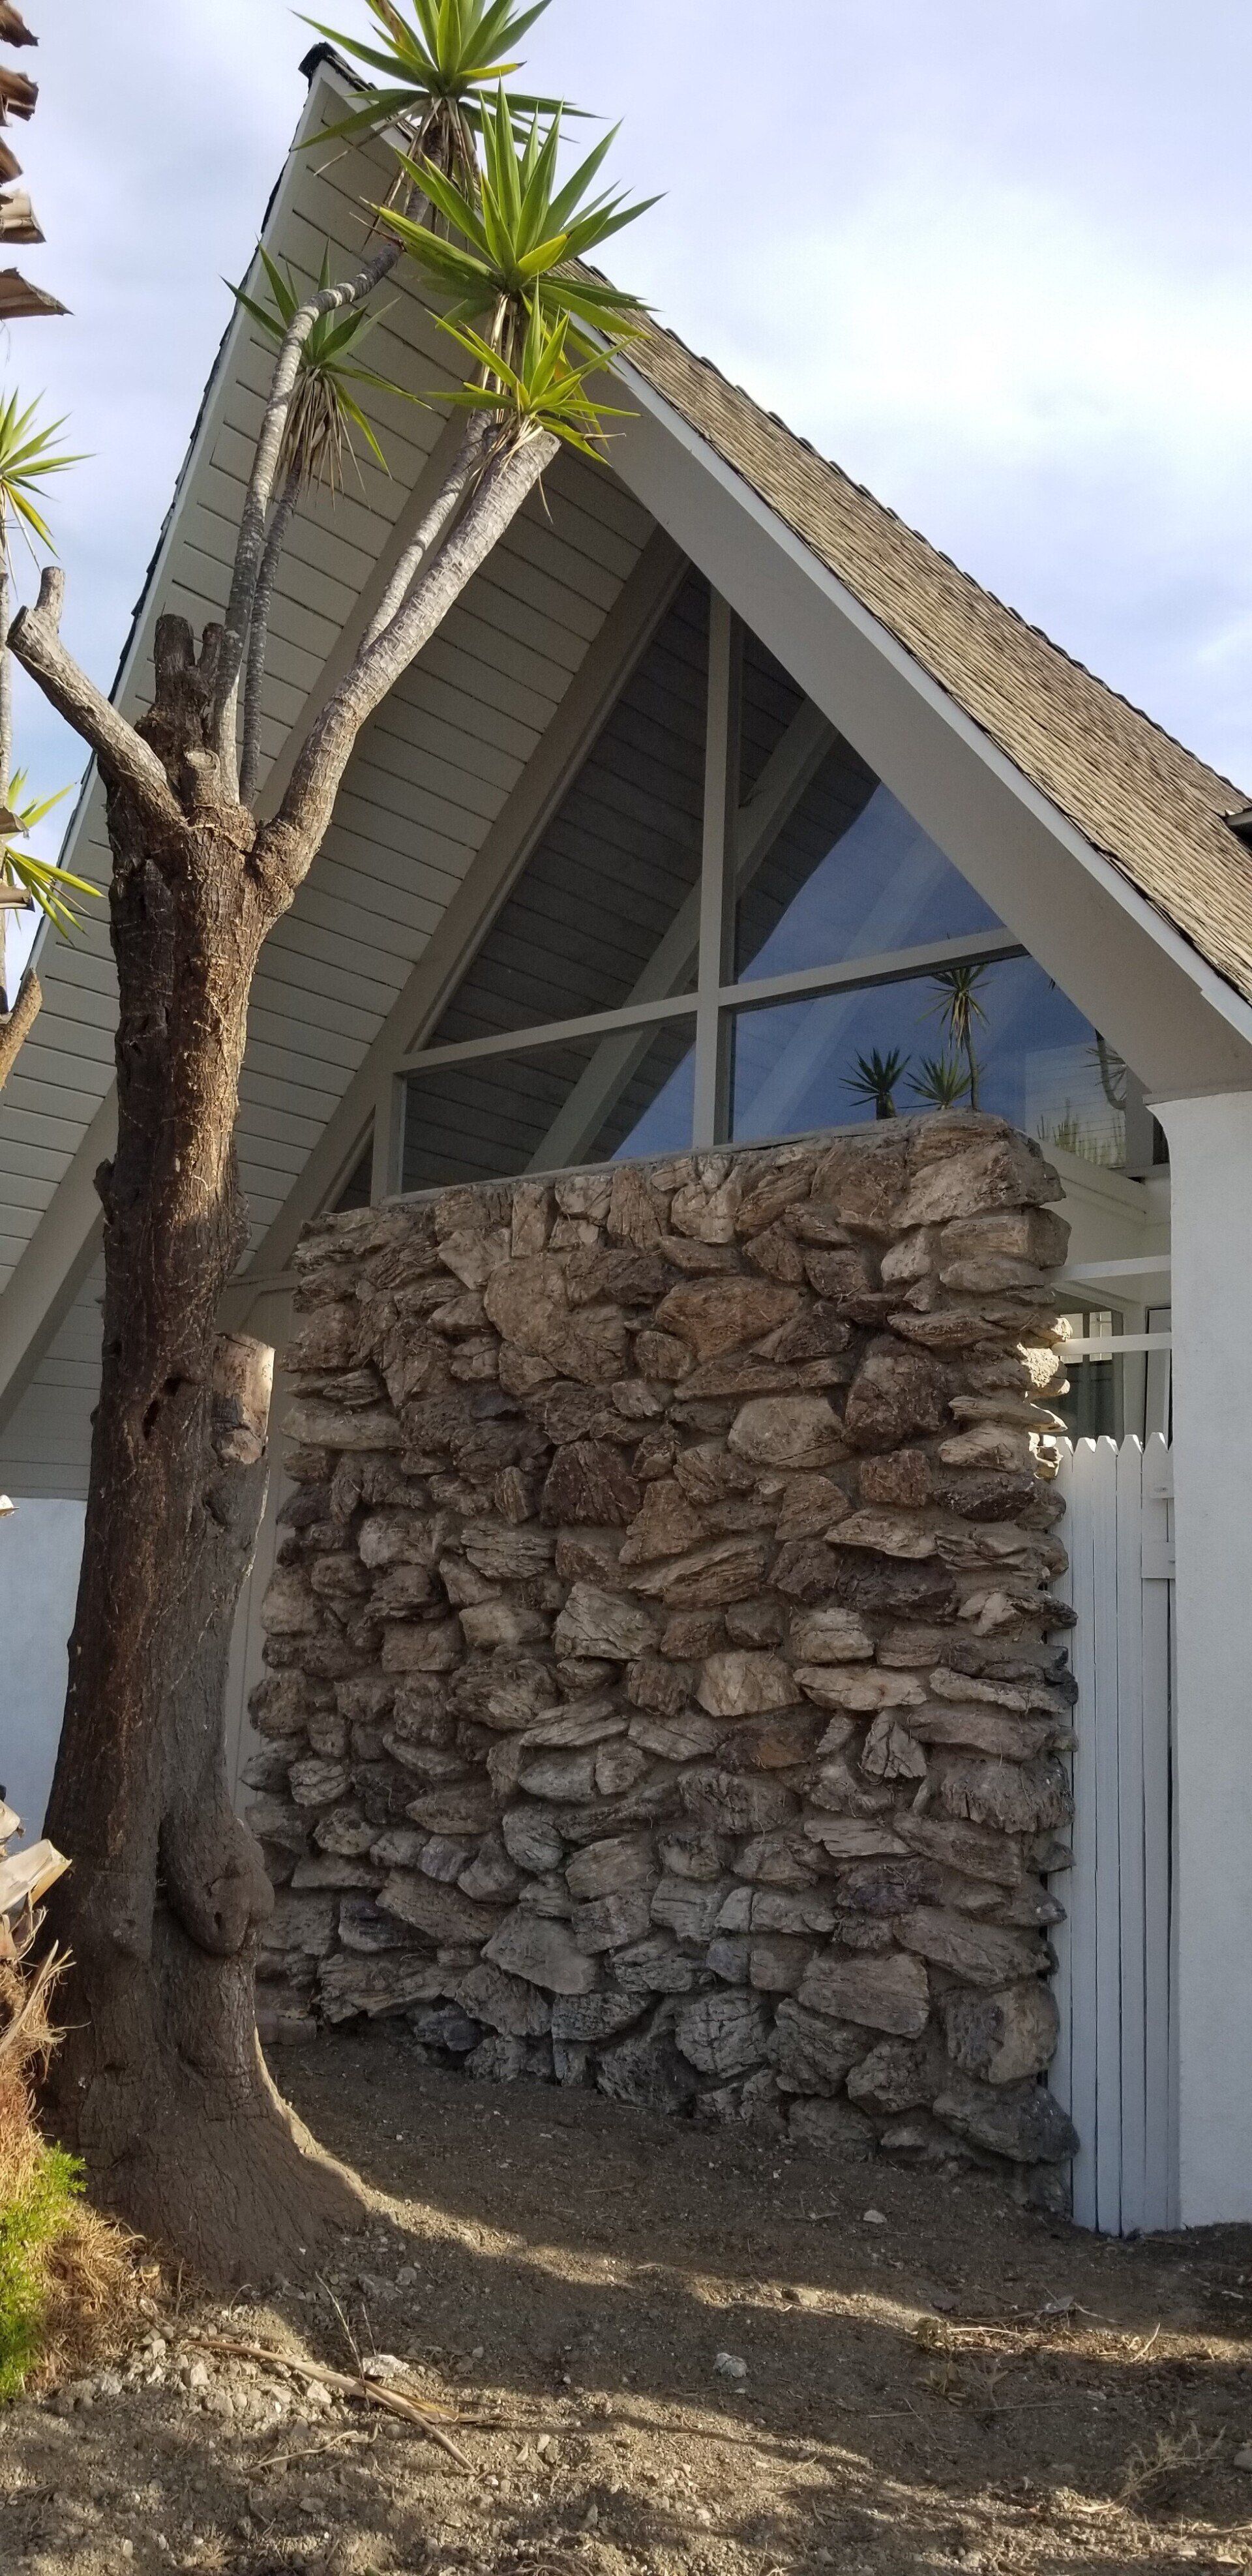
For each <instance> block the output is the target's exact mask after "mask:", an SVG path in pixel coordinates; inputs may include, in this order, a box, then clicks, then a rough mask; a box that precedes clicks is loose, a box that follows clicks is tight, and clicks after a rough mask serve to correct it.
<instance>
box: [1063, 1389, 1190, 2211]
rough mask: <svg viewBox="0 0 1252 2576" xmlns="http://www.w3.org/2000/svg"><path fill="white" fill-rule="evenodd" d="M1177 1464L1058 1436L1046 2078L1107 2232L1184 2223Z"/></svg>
mask: <svg viewBox="0 0 1252 2576" xmlns="http://www.w3.org/2000/svg"><path fill="white" fill-rule="evenodd" d="M1169 1468H1170V1460H1169V1450H1168V1447H1167V1444H1166V1443H1165V1441H1164V1440H1163V1439H1161V1438H1160V1437H1159V1436H1157V1437H1154V1438H1153V1439H1151V1440H1150V1441H1149V1442H1148V1444H1147V1449H1146V1452H1145V1450H1144V1447H1143V1444H1142V1443H1141V1442H1140V1441H1138V1440H1127V1441H1125V1442H1123V1444H1122V1446H1121V1448H1120V1450H1119V1449H1118V1447H1117V1445H1116V1443H1115V1442H1113V1441H1111V1440H1080V1441H1078V1442H1076V1443H1075V1444H1074V1445H1073V1446H1072V1447H1070V1445H1069V1444H1068V1443H1066V1444H1062V1451H1061V1465H1060V1475H1059V1491H1060V1493H1061V1495H1062V1497H1063V1499H1064V1502H1065V1505H1066V1514H1065V1520H1064V1522H1063V1524H1062V1535H1063V1538H1064V1542H1065V1545H1066V1548H1067V1550H1068V1552H1069V1559H1070V1564H1069V1572H1068V1574H1067V1575H1066V1576H1065V1578H1064V1579H1063V1580H1062V1582H1061V1583H1060V1584H1058V1586H1057V1589H1058V1592H1059V1593H1060V1595H1061V1597H1062V1598H1063V1599H1065V1600H1067V1601H1069V1602H1070V1603H1071V1604H1072V1607H1073V1609H1074V1612H1075V1615H1076V1620H1077V1625H1076V1627H1075V1628H1074V1630H1073V1632H1072V1661H1073V1671H1074V1677H1075V1680H1076V1683H1077V1686H1078V1698H1077V1703H1076V1706H1075V1711H1074V1730H1075V1735H1076V1739H1077V1741H1076V1748H1075V1752H1074V1759H1073V1779H1074V1804H1075V1818H1074V1837H1073V1850H1074V1861H1073V1870H1072V1875H1071V1874H1067V1877H1066V1879H1065V1880H1064V1881H1062V1882H1061V1883H1060V1885H1059V1887H1058V1891H1057V1892H1058V1894H1059V1895H1060V1897H1061V1900H1062V1902H1063V1903H1064V1904H1065V1905H1066V1907H1067V1920H1066V1922H1065V1923H1064V1924H1063V1925H1061V1926H1059V1927H1058V1929H1057V1934H1056V1950H1057V1958H1058V1974H1057V1989H1056V1991H1057V2002H1058V2007H1059V2011H1060V2018H1061V2038H1060V2045H1059V2047H1058V2050H1057V2056H1056V2061H1055V2064H1054V2066H1053V2070H1052V2075H1051V2079H1050V2080H1051V2083H1052V2087H1053V2090H1054V2091H1055V2092H1056V2094H1057V2095H1058V2097H1059V2099H1060V2100H1062V2101H1063V2102H1064V2103H1065V2105H1066V2107H1067V2109H1068V2110H1069V2112H1070V2116H1071V2118H1072V2119H1073V2121H1074V2124H1075V2127H1076V2128H1077V2130H1078V2134H1079V2138H1080V2141H1081V2144H1080V2148H1079V2153H1078V2155H1077V2157H1076V2158H1075V2163H1074V2176H1073V2191H1074V2216H1075V2218H1076V2219H1077V2220H1078V2222H1079V2224H1080V2226H1085V2227H1092V2228H1098V2229H1100V2230H1101V2231H1102V2232H1105V2233H1107V2234H1112V2235H1117V2234H1127V2233H1130V2232H1131V2231H1133V2230H1137V2229H1145V2228H1159V2227H1166V2226H1169V2225H1170V2224H1171V2223H1172V2221H1173V2196H1172V2183H1171V2177H1172V2173H1173V2165H1174V2159H1173V2153H1172V2128H1171V2122H1172V2085H1171V2064H1172V2046H1171V2028H1170V2013H1171V1978H1170V1873H1171V1859H1170V1834H1171V1823H1170V1682H1169V1670H1170V1628H1171V1619H1170V1577H1171V1573H1172V1556H1171V1550H1170V1545H1169V1484H1170V1474H1169Z"/></svg>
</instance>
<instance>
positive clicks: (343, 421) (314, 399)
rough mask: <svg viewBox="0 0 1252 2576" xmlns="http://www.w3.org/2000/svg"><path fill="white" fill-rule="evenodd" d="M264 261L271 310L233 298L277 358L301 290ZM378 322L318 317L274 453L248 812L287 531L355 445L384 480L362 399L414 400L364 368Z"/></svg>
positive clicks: (247, 719)
mask: <svg viewBox="0 0 1252 2576" xmlns="http://www.w3.org/2000/svg"><path fill="white" fill-rule="evenodd" d="M258 257H259V258H260V261H261V266H262V268H263V270H264V273H265V276H266V278H267V280H268V283H269V290H270V301H269V303H268V304H262V303H258V301H257V299H256V297H255V296H253V295H248V294H246V293H245V291H244V289H243V288H242V287H239V288H237V289H236V297H237V301H238V302H239V303H240V304H241V305H242V307H243V309H244V311H245V313H247V314H249V315H250V317H251V319H252V320H253V321H254V322H255V324H256V326H257V328H258V330H259V331H260V332H261V333H262V335H263V337H264V338H265V339H267V340H268V341H270V342H271V343H272V344H273V346H274V347H275V348H276V349H280V348H281V347H282V344H283V341H284V339H285V337H286V334H287V332H288V331H289V330H290V328H291V325H292V323H293V321H294V320H295V317H296V315H297V313H298V312H299V310H300V303H301V296H300V289H299V288H298V286H297V285H296V282H295V279H294V277H293V276H292V273H291V270H290V268H287V269H286V271H284V270H283V269H281V268H280V267H279V265H278V262H277V261H276V260H273V259H271V258H270V255H269V252H268V251H267V250H266V249H265V247H264V244H262V245H261V248H260V250H259V253H258ZM330 284H331V272H330V252H329V250H327V251H325V252H324V253H323V257H322V267H321V274H320V276H319V278H318V281H317V291H318V294H319V295H324V294H325V293H326V291H327V289H328V287H329V286H330ZM381 319H382V315H381V314H380V313H379V312H378V311H377V309H376V308H375V307H373V306H366V305H359V304H358V305H350V306H349V308H348V311H347V312H346V313H337V312H330V313H319V315H318V317H317V320H316V322H315V323H314V324H313V327H312V330H311V331H310V332H309V334H308V337H307V339H306V340H305V341H304V343H303V346H302V348H301V351H300V360H299V366H298V370H297V374H296V384H295V392H294V394H293V396H292V401H291V405H290V408H289V410H288V413H287V418H286V422H285V425H284V428H283V437H282V445H281V447H280V449H279V454H278V474H277V488H278V498H277V500H276V501H275V503H274V505H273V508H272V510H271V512H270V517H269V524H268V526H267V528H266V532H265V546H264V551H263V553H262V556H261V563H260V568H259V570H258V573H257V586H256V598H255V600H254V602H253V608H252V627H251V632H250V634H249V638H248V662H247V674H246V680H245V686H244V712H243V739H242V745H241V749H240V759H239V793H240V796H241V798H242V800H243V802H244V803H245V804H248V803H250V802H251V800H252V798H253V796H254V795H255V794H256V787H257V779H258V776H259V772H260V765H261V696H262V690H263V687H264V682H265V660H266V654H267V652H268V650H269V632H270V611H271V608H272V606H273V600H274V584H275V582H276V581H277V578H278V568H279V565H280V563H281V561H282V557H283V550H284V548H285V546H286V543H287V539H288V536H289V534H290V532H291V522H292V520H293V519H294V517H295V514H296V511H297V510H298V508H299V506H300V502H301V499H302V497H303V495H304V494H305V493H306V492H309V491H311V490H312V489H313V488H314V486H315V485H317V484H321V485H323V486H324V488H325V490H326V491H327V492H328V493H329V494H330V495H331V497H332V498H333V496H334V494H335V493H336V492H337V491H339V490H340V488H341V486H342V483H343V477H344V467H345V463H346V462H347V461H348V460H349V459H350V460H351V461H352V462H353V463H354V464H355V463H356V448H355V445H354V439H359V440H360V441H361V442H362V444H363V445H364V446H365V447H366V448H367V449H368V451H369V454H370V455H371V456H372V457H373V459H374V462H375V464H376V465H378V466H379V467H381V469H382V471H383V473H386V471H387V459H386V457H385V456H384V454H383V451H382V448H381V446H380V445H379V442H378V438H377V435H376V433H375V432H374V430H373V429H372V428H371V426H370V423H369V420H368V418H367V416H366V414H365V412H364V411H363V409H362V407H361V403H360V401H359V399H358V394H359V393H361V392H364V391H366V390H367V389H368V390H369V391H370V392H371V393H375V394H379V393H381V394H391V395H394V397H395V398H396V400H397V401H400V402H403V401H406V400H410V399H411V397H410V396H407V395H406V394H405V391H404V388H403V386H401V385H396V384H393V383H392V382H391V380H390V379H389V378H388V377H387V376H383V375H380V374H378V372H377V370H376V369H375V368H373V367H366V366H362V364H361V348H362V345H363V343H364V342H365V341H366V340H367V339H368V337H369V334H370V332H371V331H373V330H374V329H375V328H376V327H377V324H378V323H379V322H380V321H381ZM358 471H359V469H358Z"/></svg>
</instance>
